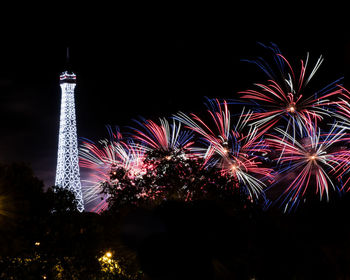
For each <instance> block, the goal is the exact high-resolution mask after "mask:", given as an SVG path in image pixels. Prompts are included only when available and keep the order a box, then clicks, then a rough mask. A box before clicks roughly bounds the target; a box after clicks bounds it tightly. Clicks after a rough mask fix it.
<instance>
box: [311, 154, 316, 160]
mask: <svg viewBox="0 0 350 280" xmlns="http://www.w3.org/2000/svg"><path fill="white" fill-rule="evenodd" d="M316 158H317V157H316V155H311V156H310V157H309V159H310V160H315V159H316Z"/></svg>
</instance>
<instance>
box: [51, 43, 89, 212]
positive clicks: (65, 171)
mask: <svg viewBox="0 0 350 280" xmlns="http://www.w3.org/2000/svg"><path fill="white" fill-rule="evenodd" d="M68 58H69V54H68V49H67V61H68ZM75 85H76V75H75V74H74V73H73V72H71V71H65V72H63V73H62V74H61V75H60V86H61V91H62V97H61V115H60V128H59V135H58V155H57V169H56V180H55V185H56V186H58V187H61V188H64V189H69V190H70V191H72V192H73V193H74V194H75V198H76V199H77V201H78V207H77V208H78V210H79V211H80V212H82V211H83V210H84V201H83V196H82V192H81V183H80V171H79V157H78V140H77V126H76V117H75V105H74V88H75Z"/></svg>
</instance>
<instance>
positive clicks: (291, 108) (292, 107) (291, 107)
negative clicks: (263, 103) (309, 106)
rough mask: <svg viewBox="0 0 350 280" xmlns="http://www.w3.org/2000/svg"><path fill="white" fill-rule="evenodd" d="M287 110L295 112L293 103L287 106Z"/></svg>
mask: <svg viewBox="0 0 350 280" xmlns="http://www.w3.org/2000/svg"><path fill="white" fill-rule="evenodd" d="M288 112H291V113H294V112H295V107H294V106H293V105H291V106H289V108H288Z"/></svg>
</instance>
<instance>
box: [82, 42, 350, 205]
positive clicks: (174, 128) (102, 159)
mask: <svg viewBox="0 0 350 280" xmlns="http://www.w3.org/2000/svg"><path fill="white" fill-rule="evenodd" d="M263 46H264V47H266V48H267V49H268V50H269V51H272V52H273V59H274V64H273V65H272V64H269V63H267V62H266V61H265V60H263V59H261V58H259V59H257V60H254V61H253V60H249V61H248V62H250V63H254V64H256V65H258V66H259V68H260V69H261V70H262V71H263V73H265V74H266V75H267V79H266V80H265V81H262V82H257V83H255V87H256V89H250V90H245V91H240V92H238V96H239V99H238V101H237V99H236V101H235V102H230V101H226V100H220V99H207V102H206V106H207V108H208V110H207V114H204V115H203V116H202V117H200V116H199V115H198V114H194V113H189V114H187V113H184V112H178V113H176V114H174V115H173V117H172V119H171V120H170V121H169V119H167V118H160V119H159V121H158V122H156V121H153V120H145V119H143V120H141V121H136V123H137V128H131V129H130V127H129V131H127V132H126V133H125V134H124V133H123V136H125V135H127V137H122V136H121V134H120V132H119V131H117V132H115V133H113V132H111V130H110V134H111V136H112V137H110V140H103V141H100V142H99V143H98V144H95V143H93V142H91V141H89V140H86V141H84V142H83V144H82V146H81V149H80V156H81V167H82V168H85V169H86V170H89V172H90V179H89V183H88V184H85V186H84V187H83V192H84V197H85V200H86V201H88V202H94V203H95V208H93V209H92V211H102V210H103V209H105V208H106V207H107V206H108V194H111V193H113V194H114V195H116V196H119V197H120V198H121V199H122V200H123V201H125V200H128V199H130V200H131V201H132V202H133V203H137V201H141V200H157V199H161V200H164V199H171V198H176V199H183V200H184V201H188V200H193V199H195V198H198V197H200V198H205V197H206V195H208V194H209V193H210V189H211V188H212V186H214V185H215V186H216V187H215V188H216V191H219V192H220V191H221V192H224V191H225V195H227V194H228V193H230V192H237V190H238V191H239V192H240V193H242V194H244V195H245V196H246V198H247V199H248V200H249V201H251V202H252V203H255V202H258V201H260V202H261V201H263V204H264V205H267V206H270V205H278V206H281V207H282V209H284V211H291V210H293V209H295V208H296V207H297V206H298V205H299V204H300V202H305V201H308V200H309V199H310V197H312V198H315V197H317V199H319V200H329V199H330V194H331V193H336V194H342V193H343V192H345V191H348V190H349V189H350V187H349V185H350V184H349V181H350V176H349V174H350V172H349V167H348V166H349V164H348V163H349V161H350V151H349V149H348V146H349V144H350V142H349V141H350V138H349V130H350V117H349V116H350V101H349V99H350V93H349V92H348V91H347V90H346V89H345V88H344V87H343V86H342V85H341V84H339V83H340V81H341V79H339V80H336V81H334V82H332V83H330V84H329V85H327V86H321V87H319V88H315V82H314V76H315V74H316V72H317V71H318V69H319V68H320V66H321V64H322V63H323V60H324V59H323V57H322V56H320V57H319V58H318V59H317V60H316V62H315V63H314V65H313V66H310V65H311V62H310V60H311V59H310V55H309V54H308V53H307V55H306V58H305V60H300V68H299V70H298V71H295V70H293V68H292V63H291V62H290V61H289V60H287V58H285V56H283V55H282V53H281V52H280V50H279V49H278V47H277V46H276V45H274V44H271V45H270V46H265V45H263ZM275 68H276V69H277V71H274V70H273V69H275ZM311 80H312V81H313V85H312V86H310V84H311ZM232 104H234V106H236V107H234V111H235V112H237V106H239V110H238V111H239V113H238V114H237V113H235V114H231V112H230V106H231V105H232ZM243 104H244V107H243ZM232 106H233V105H232ZM231 119H235V123H233V122H232V121H231ZM103 186H105V187H103ZM106 186H107V187H106ZM215 194H216V195H218V192H215ZM271 194H273V195H271ZM101 196H102V197H103V199H102V201H101V200H100V201H98V199H97V197H101ZM131 197H132V198H131Z"/></svg>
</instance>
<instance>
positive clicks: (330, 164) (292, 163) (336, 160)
mask: <svg viewBox="0 0 350 280" xmlns="http://www.w3.org/2000/svg"><path fill="white" fill-rule="evenodd" d="M275 131H276V132H277V133H278V134H279V135H281V136H276V135H270V138H268V139H267V142H268V144H269V146H270V147H271V148H272V149H274V150H275V151H276V152H277V153H278V154H279V156H278V157H277V158H276V160H277V161H278V163H279V165H280V167H281V170H280V174H281V175H282V176H281V180H280V181H279V182H277V184H276V185H279V187H281V186H284V185H285V184H286V185H287V186H286V188H285V189H283V191H282V193H283V194H282V196H281V197H280V198H279V199H283V204H285V207H286V209H287V208H292V207H294V205H296V203H299V201H300V199H301V198H303V197H305V195H306V193H309V191H310V193H312V189H314V193H315V194H316V195H318V196H319V199H320V200H322V199H323V198H324V197H326V199H327V200H328V199H329V193H330V190H339V187H338V185H339V184H340V182H339V181H338V180H337V179H339V177H340V176H341V174H339V173H340V172H341V170H342V169H343V168H344V166H345V165H348V164H349V162H350V161H349V159H350V152H349V151H348V150H343V149H342V148H341V146H340V144H341V143H344V142H345V143H347V142H348V140H349V138H348V134H347V133H345V132H344V129H339V128H338V127H337V125H334V126H332V128H331V130H330V132H329V133H328V134H321V132H320V130H319V129H317V128H314V129H313V130H311V131H309V132H310V133H309V134H308V135H307V136H305V137H303V138H301V139H300V140H299V141H298V140H297V139H295V138H294V137H293V136H292V135H290V134H288V133H287V132H285V131H284V130H282V129H280V128H276V129H275ZM283 174H284V175H285V176H283ZM337 174H338V175H337ZM285 180H287V181H288V182H287V183H286V182H285ZM275 187H276V186H275Z"/></svg>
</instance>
